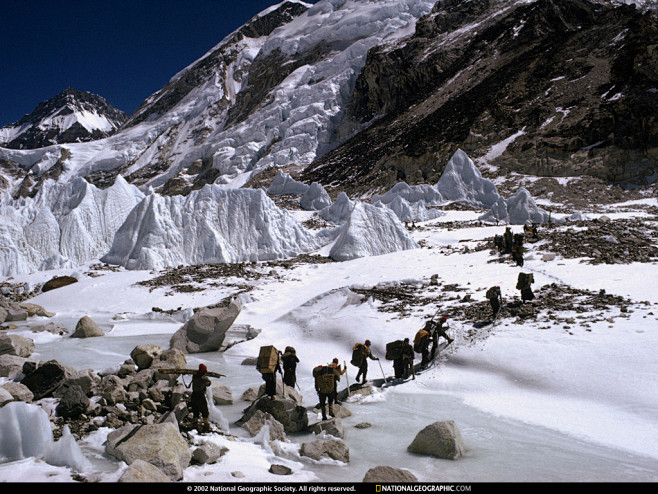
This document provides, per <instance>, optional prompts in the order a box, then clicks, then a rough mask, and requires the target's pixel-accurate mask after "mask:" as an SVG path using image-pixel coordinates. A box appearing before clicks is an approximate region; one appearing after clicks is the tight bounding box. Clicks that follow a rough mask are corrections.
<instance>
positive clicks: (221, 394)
mask: <svg viewBox="0 0 658 494" xmlns="http://www.w3.org/2000/svg"><path fill="white" fill-rule="evenodd" d="M212 399H213V402H214V403H215V405H233V394H232V393H231V388H230V387H229V386H227V385H226V384H220V383H217V382H214V383H213V384H212Z"/></svg>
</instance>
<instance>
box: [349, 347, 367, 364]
mask: <svg viewBox="0 0 658 494" xmlns="http://www.w3.org/2000/svg"><path fill="white" fill-rule="evenodd" d="M364 350H365V345H364V344H363V343H357V344H356V345H354V348H352V360H350V363H351V364H352V365H354V366H356V367H361V365H362V364H363V359H364V358H365V351H364Z"/></svg>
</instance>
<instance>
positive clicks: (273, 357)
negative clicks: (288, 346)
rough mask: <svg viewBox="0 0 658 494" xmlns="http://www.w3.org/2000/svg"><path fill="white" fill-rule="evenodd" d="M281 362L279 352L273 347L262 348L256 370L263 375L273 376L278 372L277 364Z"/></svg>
mask: <svg viewBox="0 0 658 494" xmlns="http://www.w3.org/2000/svg"><path fill="white" fill-rule="evenodd" d="M278 361H279V352H278V350H277V349H276V348H274V347H273V346H271V345H270V346H262V347H260V353H259V354H258V361H257V362H256V369H258V372H260V373H261V374H272V373H273V372H274V371H275V370H276V364H277V362H278Z"/></svg>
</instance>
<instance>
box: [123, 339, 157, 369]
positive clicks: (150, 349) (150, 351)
mask: <svg viewBox="0 0 658 494" xmlns="http://www.w3.org/2000/svg"><path fill="white" fill-rule="evenodd" d="M163 351H164V350H163V349H162V347H159V346H158V345H154V344H152V343H147V344H145V345H138V346H136V347H135V348H133V351H132V352H130V358H131V359H133V362H135V365H137V367H138V368H139V369H140V370H141V369H148V368H149V367H151V363H152V362H153V360H154V359H156V358H158V357H160V355H161V354H162V352H163Z"/></svg>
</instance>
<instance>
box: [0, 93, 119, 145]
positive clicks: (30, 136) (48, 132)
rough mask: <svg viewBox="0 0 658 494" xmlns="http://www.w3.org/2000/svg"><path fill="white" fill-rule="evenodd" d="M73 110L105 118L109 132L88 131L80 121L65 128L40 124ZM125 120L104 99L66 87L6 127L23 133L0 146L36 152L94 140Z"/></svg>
mask: <svg viewBox="0 0 658 494" xmlns="http://www.w3.org/2000/svg"><path fill="white" fill-rule="evenodd" d="M76 110H78V111H82V110H86V111H90V112H95V113H97V114H98V115H99V116H103V117H106V118H107V120H108V121H109V122H110V123H111V124H112V130H111V131H103V130H99V129H95V130H94V131H92V132H90V131H89V130H87V129H86V128H85V127H84V126H82V125H81V124H80V123H79V122H75V123H74V124H73V125H72V126H70V127H69V128H68V129H60V128H58V127H57V126H48V127H45V126H44V125H43V122H44V120H46V119H50V118H53V117H65V116H66V115H70V114H72V113H73V112H74V111H76ZM127 118H128V116H127V115H126V114H125V113H124V112H122V111H121V110H117V109H116V108H114V107H113V106H112V105H110V104H109V103H108V102H107V101H106V100H105V99H104V98H102V97H100V96H98V95H96V94H93V93H90V92H88V91H78V90H76V89H73V88H67V89H65V90H64V91H62V92H61V93H59V94H58V95H56V96H54V97H52V98H50V99H48V100H46V101H42V102H41V103H39V104H38V105H37V107H36V108H35V109H34V110H33V111H32V112H31V113H29V114H28V115H25V116H24V117H23V118H21V119H20V120H19V121H18V122H16V123H13V124H11V125H7V126H6V127H5V128H8V127H13V128H20V127H25V128H26V130H24V131H23V132H21V133H20V134H19V135H18V136H16V137H15V138H14V139H12V140H11V141H9V142H6V143H0V145H2V146H3V147H6V148H10V149H37V148H41V147H45V146H50V145H53V144H65V143H72V142H87V141H94V140H97V139H102V138H104V137H108V136H109V135H112V134H113V133H114V132H115V131H116V130H117V129H118V128H119V127H120V126H121V125H122V124H123V122H125V121H126V119H127ZM40 125H41V127H40Z"/></svg>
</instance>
